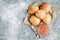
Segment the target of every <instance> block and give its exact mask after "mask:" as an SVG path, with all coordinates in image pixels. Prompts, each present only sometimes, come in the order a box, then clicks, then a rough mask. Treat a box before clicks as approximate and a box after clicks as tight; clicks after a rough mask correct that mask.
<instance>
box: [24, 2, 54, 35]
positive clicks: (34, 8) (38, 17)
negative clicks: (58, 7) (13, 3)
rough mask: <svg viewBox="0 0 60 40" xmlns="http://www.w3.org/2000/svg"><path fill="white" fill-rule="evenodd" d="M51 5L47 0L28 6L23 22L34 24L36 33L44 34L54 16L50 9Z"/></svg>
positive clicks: (48, 30)
mask: <svg viewBox="0 0 60 40" xmlns="http://www.w3.org/2000/svg"><path fill="white" fill-rule="evenodd" d="M51 9H52V7H51V5H50V3H48V2H43V3H40V2H37V3H34V4H33V5H31V6H30V7H29V8H28V12H27V14H28V16H27V15H26V18H25V21H26V20H27V21H28V22H25V23H26V24H30V25H32V26H34V28H35V29H36V31H38V34H39V35H41V36H46V35H48V34H49V32H50V29H49V25H50V24H52V21H53V18H54V15H53V14H54V12H53V11H52V10H51Z"/></svg>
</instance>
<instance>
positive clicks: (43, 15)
mask: <svg viewBox="0 0 60 40" xmlns="http://www.w3.org/2000/svg"><path fill="white" fill-rule="evenodd" d="M35 15H36V16H37V17H38V18H40V19H44V17H45V16H46V12H45V11H44V10H38V11H37V12H36V14H35Z"/></svg>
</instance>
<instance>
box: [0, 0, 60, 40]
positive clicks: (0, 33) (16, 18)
mask: <svg viewBox="0 0 60 40" xmlns="http://www.w3.org/2000/svg"><path fill="white" fill-rule="evenodd" d="M37 1H40V2H49V3H51V5H52V7H56V8H58V12H57V17H56V19H55V21H54V23H53V25H52V28H51V30H52V31H51V34H50V35H49V36H48V37H45V38H40V39H39V40H60V0H0V40H38V39H36V36H35V35H34V33H33V32H32V30H31V29H30V28H29V26H28V25H25V24H24V23H23V18H24V17H25V15H26V12H27V9H28V7H29V5H31V4H32V3H34V2H37Z"/></svg>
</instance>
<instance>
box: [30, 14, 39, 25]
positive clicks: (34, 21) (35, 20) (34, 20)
mask: <svg viewBox="0 0 60 40" xmlns="http://www.w3.org/2000/svg"><path fill="white" fill-rule="evenodd" d="M30 22H31V23H32V24H33V25H38V24H39V23H40V19H39V18H37V17H36V16H34V15H32V16H31V18H30Z"/></svg>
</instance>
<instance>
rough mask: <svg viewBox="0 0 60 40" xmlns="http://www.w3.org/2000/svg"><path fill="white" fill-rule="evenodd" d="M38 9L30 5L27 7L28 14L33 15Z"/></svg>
mask: <svg viewBox="0 0 60 40" xmlns="http://www.w3.org/2000/svg"><path fill="white" fill-rule="evenodd" d="M38 9H39V8H38V6H36V5H32V6H31V7H29V9H28V13H30V14H34V13H35V12H36V11H37V10H38Z"/></svg>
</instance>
